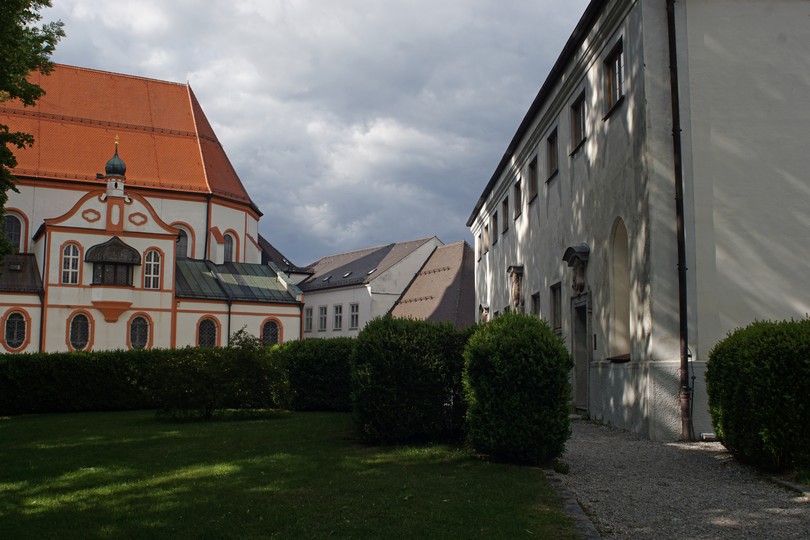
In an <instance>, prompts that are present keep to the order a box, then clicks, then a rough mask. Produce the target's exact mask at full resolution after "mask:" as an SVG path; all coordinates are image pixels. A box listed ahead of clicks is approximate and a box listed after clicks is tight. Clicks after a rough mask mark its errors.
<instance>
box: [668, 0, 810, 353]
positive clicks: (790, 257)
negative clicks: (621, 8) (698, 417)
mask: <svg viewBox="0 0 810 540" xmlns="http://www.w3.org/2000/svg"><path fill="white" fill-rule="evenodd" d="M684 10H685V15H684V16H683V18H684V22H685V24H684V27H683V29H682V34H681V36H679V37H683V38H684V39H683V40H682V43H683V45H684V48H685V49H686V53H687V54H686V57H685V58H683V59H682V66H683V71H684V72H686V73H687V75H688V82H689V87H688V89H687V92H688V94H687V95H688V99H689V105H690V106H689V108H688V109H687V110H686V114H688V115H689V119H690V122H689V124H688V125H689V131H688V133H687V135H688V136H689V142H690V144H689V145H688V146H687V147H686V149H685V150H686V152H688V154H689V157H690V161H689V164H690V165H691V167H690V168H689V169H688V170H687V174H686V178H687V180H688V181H689V182H691V188H692V197H693V199H692V200H691V201H690V202H691V203H692V204H693V205H694V207H695V216H694V225H693V226H694V228H695V231H696V234H695V250H696V253H697V257H696V259H697V264H696V269H697V272H696V274H697V295H696V296H697V298H696V300H695V304H693V305H695V306H696V311H697V313H698V317H699V326H698V329H697V331H698V332H699V335H698V338H697V343H696V347H695V351H694V352H695V353H696V355H697V357H698V358H700V359H702V360H705V358H706V357H707V355H708V352H709V350H710V349H711V347H713V346H714V344H716V343H717V341H719V340H720V339H722V338H723V337H724V336H725V335H726V333H727V332H728V331H730V330H733V329H734V328H736V327H739V326H744V325H747V324H749V323H750V322H752V321H753V320H755V319H760V320H761V319H786V318H803V317H805V316H806V314H807V313H810V288H808V287H807V286H806V285H807V276H808V275H810V243H808V241H807V231H808V230H810V212H808V207H810V176H809V173H808V171H809V170H810V153H808V151H807V147H808V145H807V141H808V132H810V3H808V2H801V1H791V0H748V1H745V2H739V1H732V0H716V1H713V2H700V1H688V2H686V3H685V8H684ZM687 40H688V41H687Z"/></svg>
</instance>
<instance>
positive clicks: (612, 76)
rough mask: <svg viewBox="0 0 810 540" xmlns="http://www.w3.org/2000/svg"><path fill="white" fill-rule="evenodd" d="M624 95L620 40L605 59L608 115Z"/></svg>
mask: <svg viewBox="0 0 810 540" xmlns="http://www.w3.org/2000/svg"><path fill="white" fill-rule="evenodd" d="M622 97H624V46H623V45H622V42H621V40H620V41H619V43H617V44H616V46H615V47H614V48H613V50H612V51H611V52H610V54H609V55H608V57H607V59H606V60H605V100H606V103H605V104H606V105H607V114H606V115H605V118H607V117H608V116H610V113H611V112H612V111H613V108H614V107H615V106H616V105H618V104H619V101H620V100H621V99H622Z"/></svg>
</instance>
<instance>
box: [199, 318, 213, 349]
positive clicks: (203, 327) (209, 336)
mask: <svg viewBox="0 0 810 540" xmlns="http://www.w3.org/2000/svg"><path fill="white" fill-rule="evenodd" d="M197 345H198V346H200V347H205V348H211V347H216V346H217V323H216V322H215V321H214V319H211V318H208V317H206V318H205V319H203V320H201V321H200V325H199V327H198V328H197Z"/></svg>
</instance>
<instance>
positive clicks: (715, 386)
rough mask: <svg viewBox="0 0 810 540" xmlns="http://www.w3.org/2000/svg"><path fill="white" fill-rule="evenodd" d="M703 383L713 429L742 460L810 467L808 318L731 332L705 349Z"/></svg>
mask: <svg viewBox="0 0 810 540" xmlns="http://www.w3.org/2000/svg"><path fill="white" fill-rule="evenodd" d="M706 388H707V391H708V395H709V411H710V413H711V416H712V423H713V424H714V429H715V432H716V433H717V436H718V438H719V439H720V440H721V441H722V442H723V444H724V445H725V446H726V447H727V448H728V449H729V450H731V451H732V452H734V453H735V454H737V455H738V456H739V457H740V459H741V460H743V461H746V462H748V463H751V464H753V465H756V466H758V467H762V468H765V469H769V470H783V469H791V468H793V469H805V470H807V469H810V429H808V427H807V418H808V415H810V320H808V319H806V320H803V321H782V322H770V321H762V322H755V323H753V324H751V325H749V326H747V327H745V328H739V329H737V330H735V331H734V332H731V333H730V334H729V335H728V336H727V337H726V338H725V339H724V340H723V341H721V342H720V343H718V344H717V345H716V346H715V347H714V348H713V349H712V350H711V352H710V353H709V361H708V365H707V369H706Z"/></svg>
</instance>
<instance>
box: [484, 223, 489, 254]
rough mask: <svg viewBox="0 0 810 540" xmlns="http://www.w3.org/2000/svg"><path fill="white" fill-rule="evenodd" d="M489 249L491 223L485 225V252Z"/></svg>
mask: <svg viewBox="0 0 810 540" xmlns="http://www.w3.org/2000/svg"><path fill="white" fill-rule="evenodd" d="M488 251H489V225H484V253H486V252H488Z"/></svg>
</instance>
